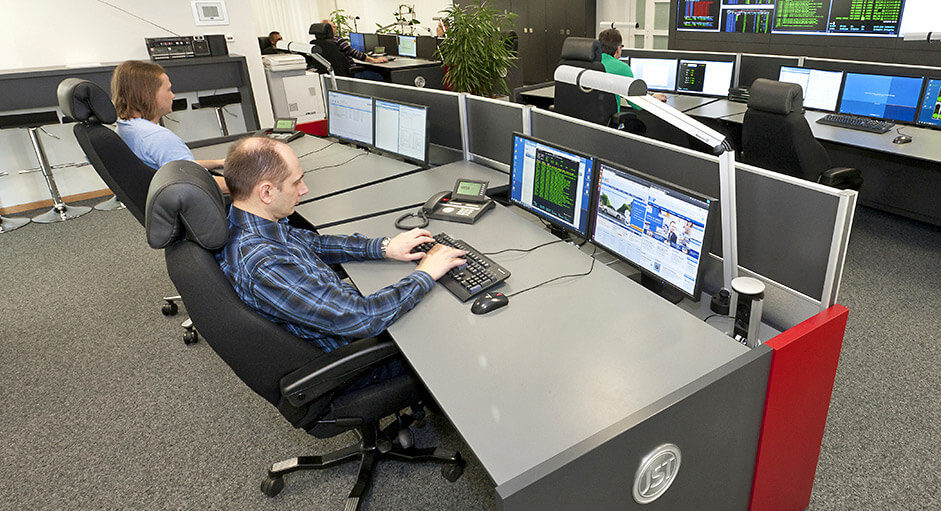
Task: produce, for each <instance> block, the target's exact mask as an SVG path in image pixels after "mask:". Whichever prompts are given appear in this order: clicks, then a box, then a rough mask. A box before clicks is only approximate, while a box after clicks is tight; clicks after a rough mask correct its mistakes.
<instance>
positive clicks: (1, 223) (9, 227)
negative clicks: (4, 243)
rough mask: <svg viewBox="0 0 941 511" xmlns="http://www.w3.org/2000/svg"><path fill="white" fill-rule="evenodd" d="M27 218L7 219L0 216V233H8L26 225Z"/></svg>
mask: <svg viewBox="0 0 941 511" xmlns="http://www.w3.org/2000/svg"><path fill="white" fill-rule="evenodd" d="M29 222H30V220H29V219H28V218H7V217H5V216H0V232H10V231H14V230H16V229H19V228H20V227H23V226H24V225H26V224H28V223H29Z"/></svg>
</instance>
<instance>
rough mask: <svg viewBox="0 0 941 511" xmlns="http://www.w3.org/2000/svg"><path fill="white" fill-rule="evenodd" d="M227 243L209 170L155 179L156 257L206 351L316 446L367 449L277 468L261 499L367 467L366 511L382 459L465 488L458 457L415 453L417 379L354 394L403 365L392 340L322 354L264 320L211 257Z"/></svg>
mask: <svg viewBox="0 0 941 511" xmlns="http://www.w3.org/2000/svg"><path fill="white" fill-rule="evenodd" d="M227 238H228V222H227V219H226V215H225V209H224V207H223V204H222V195H221V193H220V192H219V188H218V187H217V186H216V184H215V183H214V182H213V180H212V178H210V177H209V175H208V174H207V173H206V171H205V170H204V169H203V168H202V167H200V166H199V165H197V164H195V163H193V162H188V161H175V162H171V163H168V164H166V165H164V166H163V167H162V168H161V169H160V170H158V171H157V174H156V176H154V179H153V182H152V183H151V185H150V194H149V196H148V199H147V241H148V243H149V244H150V246H151V247H153V248H157V249H160V248H164V249H165V257H166V263H167V270H168V272H169V273H170V278H171V279H172V280H173V283H174V284H176V286H177V289H179V290H180V294H181V295H183V302H184V303H185V304H186V307H187V310H188V311H189V312H190V314H191V316H192V318H193V322H194V323H195V325H196V326H197V327H198V328H199V331H200V333H202V335H203V337H204V338H205V339H206V342H207V343H209V345H210V346H211V347H212V349H213V350H214V351H215V352H216V353H217V354H218V355H219V356H220V357H221V358H222V359H223V360H224V361H225V362H226V363H227V364H228V365H229V367H231V368H232V370H233V371H234V372H235V374H236V375H237V376H238V377H239V378H241V379H242V381H243V382H245V384H247V385H248V386H249V387H251V389H252V390H254V391H255V392H256V393H258V394H259V395H260V396H262V397H263V398H265V399H266V400H267V401H268V402H270V403H271V404H272V405H274V406H275V407H277V409H278V411H280V412H281V414H282V415H284V417H285V418H286V419H287V420H288V421H289V422H290V423H291V424H292V425H294V427H297V428H302V429H304V430H306V431H307V432H308V433H310V434H311V435H314V436H316V437H318V438H329V437H332V436H335V435H338V434H340V433H343V432H345V431H348V430H355V431H356V432H357V433H358V434H359V436H360V439H361V441H360V442H359V444H358V445H353V446H350V447H346V448H344V449H340V450H338V451H335V452H333V453H330V454H327V455H324V456H302V457H296V458H291V459H290V460H286V461H282V462H280V463H275V464H273V465H272V466H271V468H270V470H269V471H268V476H267V477H266V478H265V479H264V481H263V482H262V485H261V489H262V491H263V492H264V493H265V494H266V495H268V496H270V497H273V496H275V495H277V494H278V493H279V492H280V491H281V490H282V489H283V488H284V479H283V476H284V475H285V474H287V473H290V472H294V471H296V470H309V469H321V468H327V467H330V466H333V465H336V464H339V463H342V462H345V461H351V460H353V459H356V458H359V459H360V470H359V477H358V479H357V482H356V485H355V486H354V487H353V490H352V491H351V492H350V495H349V498H348V499H347V504H346V508H345V509H347V510H353V509H358V508H359V504H360V501H361V499H362V497H363V495H364V493H365V492H366V490H367V489H368V487H369V483H370V480H371V475H372V471H373V468H374V466H375V464H376V463H377V462H378V461H379V460H380V459H396V460H401V461H435V462H438V463H443V464H444V466H443V467H442V473H443V474H444V476H445V477H446V478H447V479H448V480H450V481H455V480H457V478H458V477H460V476H461V474H462V473H463V467H464V461H463V460H462V459H461V456H460V454H458V453H457V452H454V451H447V450H445V449H440V448H427V449H418V448H415V447H413V446H412V445H411V444H412V436H411V431H410V430H409V429H408V426H409V424H410V423H411V421H412V420H413V418H417V417H413V416H412V415H401V414H400V413H399V412H400V411H401V410H403V409H404V408H406V407H411V409H412V411H413V414H415V415H422V414H423V410H422V408H421V406H420V403H421V402H422V401H423V400H424V399H425V395H424V392H423V390H422V387H421V386H420V384H419V383H417V382H416V381H415V379H414V378H413V377H412V376H411V375H407V374H406V375H403V376H399V377H397V378H394V379H392V380H387V381H384V382H381V383H377V384H373V385H368V386H366V387H363V388H360V389H359V390H355V391H349V390H348V389H346V387H347V386H348V385H349V384H350V382H352V381H354V380H355V379H356V378H357V377H359V376H360V375H362V374H363V373H365V372H366V371H367V370H369V369H371V368H373V367H376V366H378V365H380V364H383V363H387V362H389V361H390V360H391V359H392V358H394V357H396V356H398V354H399V352H398V350H397V348H396V347H395V345H394V344H393V343H392V342H391V341H390V340H388V339H380V338H371V339H362V340H356V341H353V342H351V343H350V344H347V345H346V346H343V347H340V348H338V349H336V350H334V351H331V352H330V353H324V352H323V351H322V350H320V349H319V348H317V347H315V346H314V345H313V344H311V343H310V342H307V341H305V340H303V339H300V338H298V337H295V336H293V335H291V334H290V333H288V332H287V331H286V330H284V329H282V328H281V327H279V326H277V325H276V324H274V323H272V322H271V321H269V320H267V319H265V318H263V317H262V316H261V315H259V314H258V313H257V312H255V311H254V310H252V309H251V308H249V307H248V306H247V305H245V303H243V302H242V300H241V299H239V297H238V295H237V294H236V293H235V290H234V288H233V286H232V283H231V282H229V280H228V279H227V278H226V276H225V274H224V273H222V270H221V269H220V268H219V264H218V263H217V262H216V260H215V258H214V257H213V251H215V250H217V249H219V248H221V247H222V246H223V245H224V244H225V242H226V239H227ZM419 412H422V413H419ZM393 414H395V415H396V419H397V420H395V421H393V423H392V424H391V425H390V426H389V427H387V428H385V429H382V430H380V428H379V420H380V419H382V418H384V417H388V416H389V415H393ZM246 440H248V439H246Z"/></svg>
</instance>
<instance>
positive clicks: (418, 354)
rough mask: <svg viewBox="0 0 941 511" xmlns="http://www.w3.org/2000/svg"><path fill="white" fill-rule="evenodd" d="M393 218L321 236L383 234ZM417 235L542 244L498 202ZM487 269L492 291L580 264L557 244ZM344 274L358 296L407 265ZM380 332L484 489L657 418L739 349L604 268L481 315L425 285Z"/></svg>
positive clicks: (498, 244) (491, 247)
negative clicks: (470, 218)
mask: <svg viewBox="0 0 941 511" xmlns="http://www.w3.org/2000/svg"><path fill="white" fill-rule="evenodd" d="M396 215H397V214H395V213H393V214H387V215H382V216H378V217H373V218H368V219H364V220H360V221H356V222H353V223H349V224H345V225H340V226H336V227H331V228H327V229H324V230H323V232H325V233H328V234H340V233H351V232H361V233H363V234H366V235H368V236H382V235H388V234H389V233H390V232H393V231H394V228H393V227H392V223H393V220H394V218H395V217H396ZM429 229H430V230H431V231H432V232H441V231H444V232H447V233H449V234H451V235H452V236H454V237H456V238H460V239H464V240H466V241H468V242H469V243H471V244H472V245H474V246H475V247H476V248H477V249H478V250H481V251H483V252H489V251H496V250H500V249H504V248H510V247H521V248H523V247H527V248H528V247H532V246H535V245H538V244H540V243H544V242H546V241H549V240H552V239H555V238H554V237H552V236H551V235H550V234H548V233H547V232H546V231H545V230H544V229H542V228H541V226H540V225H538V224H536V223H534V222H531V221H529V220H528V219H525V218H523V217H521V216H520V215H518V214H516V213H514V212H513V211H512V210H510V209H507V208H504V207H502V206H500V205H497V207H496V209H494V210H493V211H491V212H489V213H487V215H485V216H484V217H483V218H482V219H481V220H480V221H478V223H477V224H475V225H466V224H457V223H449V222H441V221H436V220H432V221H431V223H430V225H429ZM493 259H494V260H495V261H497V262H499V263H500V264H501V265H503V266H504V267H506V268H507V269H509V270H510V271H511V272H512V275H511V276H510V278H509V280H507V281H506V282H505V283H504V284H503V285H502V288H501V289H500V290H501V291H503V292H505V293H510V292H512V291H514V290H521V289H524V288H526V287H529V286H531V285H534V284H537V283H539V282H542V281H544V280H547V279H548V278H551V277H555V276H558V275H563V274H567V273H577V272H582V271H585V270H587V269H588V268H589V266H590V264H591V259H590V258H589V257H587V256H586V254H584V253H582V252H581V251H579V250H578V249H577V248H576V247H574V246H572V245H568V244H565V243H557V244H553V245H549V246H546V247H544V248H540V249H538V250H536V251H534V252H531V253H526V254H519V253H515V254H514V253H507V254H501V255H496V256H493ZM344 268H345V270H346V271H347V272H348V274H349V275H350V278H351V279H352V280H353V282H354V283H355V284H356V285H357V287H359V289H360V290H361V291H362V292H363V293H366V294H368V293H372V292H374V291H376V290H378V289H380V288H382V287H384V286H386V285H389V284H390V283H393V282H395V281H397V280H398V279H400V278H402V277H404V276H405V275H407V274H408V273H410V272H411V271H413V270H414V264H411V263H401V262H395V261H371V262H365V263H349V264H345V265H344ZM389 332H390V333H391V334H392V336H393V338H394V339H395V341H396V344H397V345H398V346H399V347H400V349H401V350H402V352H403V353H404V354H405V356H406V357H407V359H408V361H409V362H410V363H411V365H412V366H413V367H414V368H415V370H416V372H417V373H418V375H419V376H420V377H421V379H422V380H423V381H424V382H425V384H426V386H427V387H428V388H429V390H430V391H431V393H432V394H433V396H434V397H435V399H436V400H437V401H438V403H439V404H440V405H441V407H442V408H443V410H444V411H445V413H446V414H447V415H448V417H449V418H450V419H451V421H452V422H453V423H454V425H455V426H456V427H457V429H458V431H459V432H460V433H461V435H462V436H463V437H464V439H465V440H466V441H467V443H468V444H469V445H470V447H471V449H473V451H474V453H475V454H476V455H477V456H478V458H479V459H480V460H481V463H482V464H483V466H484V467H485V468H486V470H487V472H488V473H489V474H490V476H491V477H492V478H493V480H494V482H495V483H496V484H497V485H501V484H503V483H506V482H507V481H509V480H511V479H513V478H514V477H516V476H519V475H521V474H523V473H524V472H525V471H527V470H529V469H531V468H533V467H534V466H536V465H538V464H540V463H542V462H545V461H547V460H549V459H550V458H552V457H553V456H555V455H557V454H559V453H561V452H563V451H565V450H566V449H568V448H570V447H572V446H574V445H576V444H577V443H578V442H582V441H584V440H586V439H588V438H589V437H591V436H592V435H595V434H598V433H599V432H601V431H602V430H604V429H605V428H607V427H609V426H611V425H613V424H616V423H618V421H621V420H624V419H626V418H629V417H630V418H632V419H635V418H636V419H638V420H642V419H643V418H644V417H647V416H649V415H652V414H653V413H656V412H657V411H659V408H657V407H651V405H652V404H654V403H655V402H656V401H657V400H659V399H662V398H664V397H666V396H667V395H669V394H670V393H672V392H675V391H678V390H679V389H681V388H682V387H684V386H685V385H687V384H688V383H690V382H692V381H694V380H696V379H697V378H699V377H701V376H703V375H705V374H707V373H709V372H710V371H713V370H715V369H717V368H719V367H720V366H722V365H723V364H725V363H727V362H729V361H731V360H733V359H735V358H736V357H739V356H741V355H742V354H745V353H746V352H747V351H748V349H747V348H745V347H744V346H742V345H740V344H738V343H736V342H734V341H732V340H731V339H729V338H728V337H726V336H725V335H723V334H722V333H720V332H719V331H718V330H716V329H714V328H712V327H710V326H709V325H707V324H705V323H704V322H703V321H701V320H700V319H697V318H695V317H694V316H692V315H690V314H689V313H687V312H684V311H682V310H680V309H679V308H677V307H676V306H674V305H672V304H670V303H668V302H666V301H665V300H662V299H660V298H658V297H656V296H654V295H653V294H652V293H650V292H649V291H647V290H646V289H644V288H642V287H641V286H640V285H639V284H637V283H635V282H634V281H632V280H630V279H628V278H625V277H624V276H622V275H620V274H618V273H617V272H615V271H614V270H612V269H610V268H608V267H607V266H605V265H603V264H595V267H594V271H593V272H592V273H591V274H590V275H589V276H587V277H582V278H575V279H563V280H561V281H558V282H555V283H552V284H549V285H546V286H543V287H540V288H537V289H534V290H532V291H529V292H527V293H524V294H521V295H518V296H515V297H513V298H511V299H510V304H509V305H508V306H507V307H505V308H503V309H500V310H497V311H494V312H492V313H490V314H488V315H483V316H476V315H473V314H471V312H470V304H468V303H461V302H459V301H458V300H457V299H456V298H455V297H454V296H452V295H451V294H450V293H449V292H448V291H447V290H446V289H444V288H443V287H442V286H437V285H436V286H435V288H434V289H433V290H432V291H431V292H430V293H429V294H428V295H427V296H426V297H425V298H424V299H423V300H422V301H421V302H420V303H419V304H418V306H417V307H416V308H415V309H414V310H412V311H411V312H409V313H408V314H406V315H405V316H403V317H402V319H400V320H399V321H397V322H396V323H395V324H394V325H392V327H390V328H389ZM654 408H656V409H654Z"/></svg>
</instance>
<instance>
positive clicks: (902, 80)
mask: <svg viewBox="0 0 941 511" xmlns="http://www.w3.org/2000/svg"><path fill="white" fill-rule="evenodd" d="M924 82H925V79H924V78H909V77H904V76H886V75H867V74H859V73H846V82H845V83H844V84H843V96H842V99H841V100H840V113H843V114H855V115H863V116H866V117H877V118H879V119H889V120H893V121H904V122H914V121H915V114H916V113H917V111H918V103H919V102H920V101H921V86H922V84H923V83H924Z"/></svg>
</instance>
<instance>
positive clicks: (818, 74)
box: [778, 66, 843, 112]
mask: <svg viewBox="0 0 941 511" xmlns="http://www.w3.org/2000/svg"><path fill="white" fill-rule="evenodd" d="M778 81H780V82H788V83H796V84H798V85H800V86H801V89H803V91H804V108H813V109H816V110H826V111H828V112H832V111H834V110H836V102H837V101H838V100H839V99H840V85H842V84H843V71H823V70H820V69H808V68H804V67H787V66H781V72H780V74H779V75H778Z"/></svg>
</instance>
